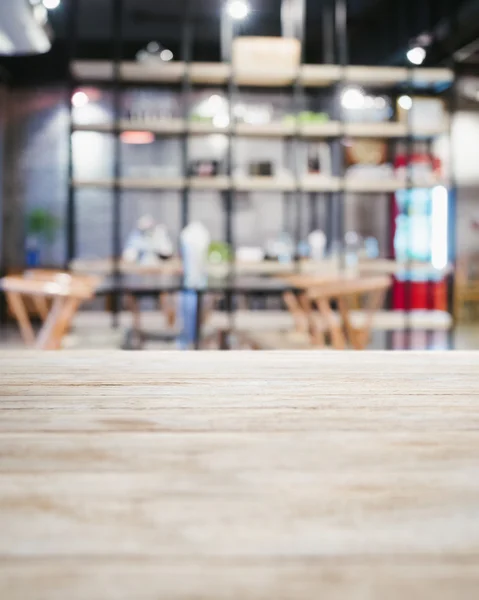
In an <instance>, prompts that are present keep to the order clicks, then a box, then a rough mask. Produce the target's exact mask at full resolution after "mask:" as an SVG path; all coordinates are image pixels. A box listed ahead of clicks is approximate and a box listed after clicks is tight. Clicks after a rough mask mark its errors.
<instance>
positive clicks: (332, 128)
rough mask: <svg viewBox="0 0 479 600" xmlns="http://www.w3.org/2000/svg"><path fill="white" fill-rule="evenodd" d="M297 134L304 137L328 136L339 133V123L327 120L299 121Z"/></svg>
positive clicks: (335, 135) (334, 135)
mask: <svg viewBox="0 0 479 600" xmlns="http://www.w3.org/2000/svg"><path fill="white" fill-rule="evenodd" d="M299 134H300V136H301V137H304V138H328V137H337V136H339V135H340V134H341V123H339V122H338V121H328V122H326V123H301V124H300V125H299Z"/></svg>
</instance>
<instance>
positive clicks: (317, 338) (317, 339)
mask: <svg viewBox="0 0 479 600" xmlns="http://www.w3.org/2000/svg"><path fill="white" fill-rule="evenodd" d="M299 304H300V306H301V307H302V309H303V310H304V313H305V315H306V317H307V318H308V321H309V329H310V336H311V341H312V343H313V345H314V346H315V347H317V348H324V346H325V345H326V341H325V337H324V329H323V320H322V318H321V316H320V315H319V314H315V313H314V311H313V304H312V302H311V300H310V298H309V297H308V295H307V294H301V295H300V297H299ZM319 321H320V323H319Z"/></svg>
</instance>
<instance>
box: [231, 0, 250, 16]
mask: <svg viewBox="0 0 479 600" xmlns="http://www.w3.org/2000/svg"><path fill="white" fill-rule="evenodd" d="M227 9H228V14H229V15H230V17H231V18H233V19H236V20H237V21H242V20H243V19H246V17H247V16H248V15H249V6H248V4H247V3H246V2H244V1H243V0H231V2H228V4H227Z"/></svg>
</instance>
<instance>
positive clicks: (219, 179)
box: [188, 175, 230, 190]
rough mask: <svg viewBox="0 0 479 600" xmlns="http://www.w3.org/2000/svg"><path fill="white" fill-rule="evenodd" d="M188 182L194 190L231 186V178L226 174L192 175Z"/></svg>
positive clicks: (227, 187)
mask: <svg viewBox="0 0 479 600" xmlns="http://www.w3.org/2000/svg"><path fill="white" fill-rule="evenodd" d="M188 182H189V185H190V187H191V189H193V190H227V189H229V187H230V178H229V177H227V176H226V175H218V176H216V177H190V178H189V180H188Z"/></svg>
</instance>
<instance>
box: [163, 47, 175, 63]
mask: <svg viewBox="0 0 479 600" xmlns="http://www.w3.org/2000/svg"><path fill="white" fill-rule="evenodd" d="M160 58H161V60H163V61H165V62H170V60H173V52H172V51H171V50H168V49H167V48H165V49H164V50H162V51H161V52H160Z"/></svg>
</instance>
